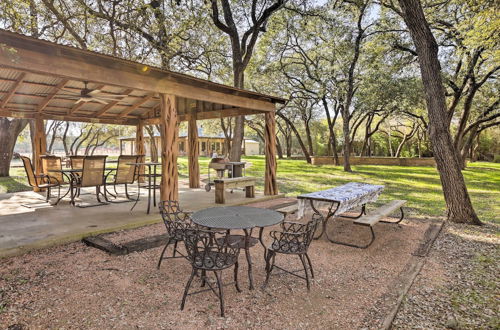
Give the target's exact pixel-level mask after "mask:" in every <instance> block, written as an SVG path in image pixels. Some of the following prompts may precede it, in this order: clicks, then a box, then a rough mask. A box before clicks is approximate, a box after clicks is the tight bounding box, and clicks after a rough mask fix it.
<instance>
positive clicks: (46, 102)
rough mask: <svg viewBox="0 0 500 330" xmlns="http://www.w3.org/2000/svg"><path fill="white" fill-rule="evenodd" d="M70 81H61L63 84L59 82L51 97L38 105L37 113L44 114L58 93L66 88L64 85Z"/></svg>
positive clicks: (47, 97)
mask: <svg viewBox="0 0 500 330" xmlns="http://www.w3.org/2000/svg"><path fill="white" fill-rule="evenodd" d="M68 81H69V79H63V80H61V82H59V84H57V85H56V86H55V87H54V90H53V91H52V93H50V94H49V95H47V96H46V97H45V98H44V99H43V101H42V102H40V104H39V105H38V107H37V109H36V111H37V112H42V111H43V110H44V109H45V107H46V106H47V105H48V104H49V102H50V101H51V100H52V99H53V98H54V96H56V94H57V92H59V90H60V89H61V88H63V87H64V85H66V84H67V83H68Z"/></svg>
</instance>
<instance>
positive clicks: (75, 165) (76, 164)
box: [69, 156, 85, 170]
mask: <svg viewBox="0 0 500 330" xmlns="http://www.w3.org/2000/svg"><path fill="white" fill-rule="evenodd" d="M84 158H85V156H69V165H70V167H71V168H72V169H74V170H80V169H82V168H83V159H84Z"/></svg>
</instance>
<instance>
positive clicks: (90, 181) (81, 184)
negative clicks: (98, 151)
mask: <svg viewBox="0 0 500 330" xmlns="http://www.w3.org/2000/svg"><path fill="white" fill-rule="evenodd" d="M106 157H107V156H85V158H84V159H83V168H82V172H81V175H80V176H74V177H73V180H72V184H71V204H72V205H75V200H74V198H75V193H74V191H73V189H76V190H77V192H78V194H79V190H80V189H81V188H85V187H95V188H96V190H95V191H96V199H97V201H98V204H92V205H77V206H78V207H91V206H101V205H106V204H108V203H107V197H106V180H105V177H104V168H105V165H106ZM101 187H104V193H103V192H101ZM100 195H103V196H104V200H105V201H106V202H103V201H101V199H100Z"/></svg>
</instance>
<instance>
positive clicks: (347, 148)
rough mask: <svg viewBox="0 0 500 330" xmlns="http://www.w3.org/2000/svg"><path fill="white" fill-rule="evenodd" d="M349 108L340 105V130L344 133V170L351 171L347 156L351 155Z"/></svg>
mask: <svg viewBox="0 0 500 330" xmlns="http://www.w3.org/2000/svg"><path fill="white" fill-rule="evenodd" d="M349 117H350V115H349V110H346V109H345V107H344V106H342V131H343V133H344V171H346V172H352V169H351V164H350V161H349V156H350V155H351V141H350V137H349V132H350V128H349V120H350V118H349Z"/></svg>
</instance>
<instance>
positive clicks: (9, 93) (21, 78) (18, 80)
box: [0, 72, 26, 108]
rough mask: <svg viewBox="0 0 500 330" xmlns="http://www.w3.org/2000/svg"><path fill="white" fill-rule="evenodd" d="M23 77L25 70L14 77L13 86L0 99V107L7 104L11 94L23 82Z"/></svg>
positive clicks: (12, 94)
mask: <svg viewBox="0 0 500 330" xmlns="http://www.w3.org/2000/svg"><path fill="white" fill-rule="evenodd" d="M24 77H26V73H25V72H23V73H21V74H20V75H19V77H18V78H17V79H16V82H15V83H14V86H12V87H11V89H10V90H9V91H8V92H7V95H5V96H4V97H3V98H2V100H1V101H0V108H3V107H4V106H6V105H7V103H9V101H10V99H11V98H12V96H14V94H15V93H16V91H17V89H18V88H19V86H21V84H22V83H23V80H24Z"/></svg>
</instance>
